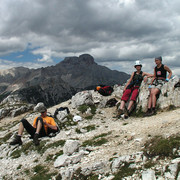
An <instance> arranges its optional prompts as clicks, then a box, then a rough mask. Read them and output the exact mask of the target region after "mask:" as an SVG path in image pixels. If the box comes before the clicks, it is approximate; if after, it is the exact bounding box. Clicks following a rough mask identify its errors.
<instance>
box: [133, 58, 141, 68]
mask: <svg viewBox="0 0 180 180" xmlns="http://www.w3.org/2000/svg"><path fill="white" fill-rule="evenodd" d="M136 66H141V67H142V64H141V61H139V60H137V61H136V62H135V65H134V67H136Z"/></svg>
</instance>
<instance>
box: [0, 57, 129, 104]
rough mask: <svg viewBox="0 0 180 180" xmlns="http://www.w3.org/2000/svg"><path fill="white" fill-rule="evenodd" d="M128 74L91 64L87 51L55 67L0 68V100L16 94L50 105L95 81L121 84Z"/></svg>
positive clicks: (90, 85)
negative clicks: (3, 69)
mask: <svg viewBox="0 0 180 180" xmlns="http://www.w3.org/2000/svg"><path fill="white" fill-rule="evenodd" d="M129 77H130V76H129V75H128V74H126V73H124V72H118V71H115V70H110V69H109V68H107V67H105V66H100V65H98V64H97V63H95V61H94V58H93V57H92V56H91V55H89V54H83V55H80V56H79V57H67V58H65V59H64V60H63V61H61V62H60V63H58V64H56V65H55V66H49V67H45V68H39V69H28V68H24V67H17V68H12V69H9V70H6V72H2V71H0V97H1V100H2V99H3V98H4V97H6V96H7V95H9V94H18V96H19V97H20V98H21V99H22V100H23V101H26V102H29V103H33V104H35V103H38V102H40V101H41V102H44V103H45V104H46V105H47V106H52V105H55V104H58V103H60V102H62V101H65V100H67V99H69V98H71V97H72V95H74V94H75V93H76V92H78V91H81V90H86V89H93V88H94V87H95V86H96V85H98V84H105V85H114V84H122V83H124V82H126V81H127V79H128V78H129Z"/></svg>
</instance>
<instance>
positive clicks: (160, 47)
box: [0, 0, 180, 74]
mask: <svg viewBox="0 0 180 180" xmlns="http://www.w3.org/2000/svg"><path fill="white" fill-rule="evenodd" d="M179 7H180V2H179V1H178V0H173V1H172V0H165V1H156V0H151V1H144V0H98V1H96V0H88V1H84V0H68V1H63V0H53V1H49V0H31V1H28V0H6V1H1V7H0V19H1V20H0V56H1V57H2V56H3V55H6V54H9V53H12V52H16V51H19V52H21V51H23V50H25V49H27V47H28V46H29V45H28V44H31V45H30V46H31V48H32V54H34V55H40V56H41V57H42V58H37V62H35V63H37V64H38V63H40V62H44V63H45V62H46V63H53V59H54V58H59V59H63V58H65V57H67V56H79V55H80V54H83V53H89V54H91V55H92V56H93V57H94V58H95V60H96V62H97V63H100V64H106V65H107V66H108V67H112V68H113V67H117V66H116V65H117V64H121V65H122V64H123V65H122V66H118V67H119V68H120V69H119V70H121V67H122V68H123V69H124V71H126V70H127V69H128V68H126V66H127V65H130V64H132V63H133V61H135V60H136V59H142V60H143V61H144V62H146V63H147V62H149V60H150V61H151V62H152V63H151V64H149V63H147V64H149V65H150V67H151V68H153V67H154V63H153V61H154V57H155V56H157V55H162V56H163V58H164V59H166V63H167V64H168V65H169V66H171V67H172V68H175V69H177V70H176V72H178V73H179V70H178V67H177V65H178V66H179V63H177V61H178V58H179V49H178V47H179V46H180V33H179V29H180V11H179ZM34 49H36V50H34ZM145 70H149V67H148V66H145ZM122 71H123V70H122ZM127 71H128V70H127ZM128 72H129V71H128ZM179 74H180V73H179Z"/></svg>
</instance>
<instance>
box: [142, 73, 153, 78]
mask: <svg viewBox="0 0 180 180" xmlns="http://www.w3.org/2000/svg"><path fill="white" fill-rule="evenodd" d="M142 76H143V77H144V76H147V77H153V76H154V74H150V73H147V72H143V74H142Z"/></svg>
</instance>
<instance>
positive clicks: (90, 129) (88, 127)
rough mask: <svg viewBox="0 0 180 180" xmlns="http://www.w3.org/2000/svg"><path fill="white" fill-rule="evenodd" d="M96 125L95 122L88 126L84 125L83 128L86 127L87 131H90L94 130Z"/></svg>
mask: <svg viewBox="0 0 180 180" xmlns="http://www.w3.org/2000/svg"><path fill="white" fill-rule="evenodd" d="M95 128H96V126H95V125H94V124H93V125H89V126H86V127H83V129H86V130H87V132H89V131H93V130H95Z"/></svg>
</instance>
